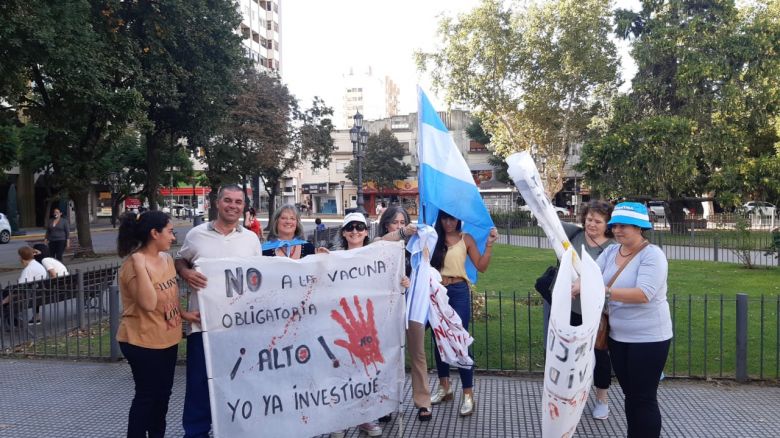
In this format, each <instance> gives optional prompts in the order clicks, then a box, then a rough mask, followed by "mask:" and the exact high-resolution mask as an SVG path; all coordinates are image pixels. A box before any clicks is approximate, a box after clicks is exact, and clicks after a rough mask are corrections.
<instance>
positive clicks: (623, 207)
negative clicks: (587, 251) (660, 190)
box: [607, 202, 653, 230]
mask: <svg viewBox="0 0 780 438" xmlns="http://www.w3.org/2000/svg"><path fill="white" fill-rule="evenodd" d="M615 224H621V225H633V226H635V227H639V228H641V229H643V230H650V229H652V228H653V225H652V224H651V223H650V217H649V216H648V215H647V207H645V206H644V205H643V204H640V203H638V202H621V203H620V204H618V205H616V206H615V209H614V210H612V218H611V219H610V220H609V222H607V226H609V227H611V226H612V225H615Z"/></svg>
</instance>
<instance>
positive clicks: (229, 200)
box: [176, 185, 261, 438]
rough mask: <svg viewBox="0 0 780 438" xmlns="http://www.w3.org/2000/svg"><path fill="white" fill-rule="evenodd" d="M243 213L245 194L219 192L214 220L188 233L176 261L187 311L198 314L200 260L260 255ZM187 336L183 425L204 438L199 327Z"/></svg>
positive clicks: (206, 421)
mask: <svg viewBox="0 0 780 438" xmlns="http://www.w3.org/2000/svg"><path fill="white" fill-rule="evenodd" d="M243 212H244V192H243V191H242V190H241V187H239V186H237V185H229V186H224V187H222V188H220V190H219V194H218V196H217V219H216V220H215V221H213V222H206V223H204V224H201V225H198V226H197V227H195V228H193V229H191V230H190V231H189V233H187V237H185V239H184V243H183V244H182V247H181V249H180V250H179V253H178V255H177V257H176V271H177V272H178V274H179V276H180V277H181V278H182V279H184V281H186V282H187V284H188V285H189V289H190V294H189V296H188V298H189V300H188V301H189V306H188V308H189V311H190V312H197V313H196V314H197V315H200V313H199V311H198V300H197V297H196V296H194V295H193V294H192V293H191V292H193V291H195V292H196V291H197V290H198V289H202V288H204V287H206V283H207V281H208V279H207V278H206V276H205V275H203V274H201V273H200V272H198V271H196V270H195V267H196V266H197V262H198V259H199V258H201V257H208V258H222V257H251V256H259V255H261V251H260V239H258V237H257V234H255V233H253V232H252V231H250V230H248V229H245V228H244V227H242V226H241V225H240V224H239V223H238V219H239V218H240V217H241V215H242V214H243ZM190 329H191V332H190V333H189V334H188V335H187V387H186V393H185V395H184V413H183V416H182V425H183V426H184V436H185V437H186V438H196V437H197V438H201V437H203V438H206V437H208V436H209V430H210V429H211V408H210V405H209V387H208V380H207V375H206V357H205V354H204V351H203V337H202V334H201V328H200V324H199V323H192V324H191V327H190Z"/></svg>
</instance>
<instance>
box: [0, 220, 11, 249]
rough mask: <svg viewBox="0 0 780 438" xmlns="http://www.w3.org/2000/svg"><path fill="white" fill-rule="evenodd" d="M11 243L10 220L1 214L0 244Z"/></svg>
mask: <svg viewBox="0 0 780 438" xmlns="http://www.w3.org/2000/svg"><path fill="white" fill-rule="evenodd" d="M10 241H11V222H9V221H8V218H7V217H6V216H5V215H4V214H3V213H0V243H8V242H10Z"/></svg>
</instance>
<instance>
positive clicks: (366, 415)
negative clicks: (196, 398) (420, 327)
mask: <svg viewBox="0 0 780 438" xmlns="http://www.w3.org/2000/svg"><path fill="white" fill-rule="evenodd" d="M197 268H198V269H199V270H200V272H202V273H203V274H205V275H206V277H207V278H208V287H207V288H205V289H203V290H201V291H199V292H198V299H199V302H200V311H201V321H202V322H203V342H204V347H205V354H206V368H207V372H208V378H209V391H210V397H211V413H212V414H211V415H212V422H213V425H214V436H215V437H230V438H240V437H257V436H273V437H311V436H315V435H319V434H323V433H328V432H332V431H336V430H340V429H345V428H347V427H353V426H356V425H358V424H361V423H364V422H366V421H371V420H375V419H376V418H378V417H381V416H382V415H385V414H387V413H389V412H392V411H395V410H397V409H398V405H399V404H400V403H401V401H402V394H403V393H402V389H403V383H404V368H403V363H404V361H403V350H402V345H403V337H404V316H405V309H404V307H405V306H404V297H403V295H402V292H403V289H402V287H401V277H402V275H403V269H404V259H403V245H402V244H401V243H400V242H377V243H373V244H371V245H369V246H367V247H365V248H360V249H355V250H351V251H334V252H332V253H330V254H318V255H313V256H308V257H306V258H304V259H302V260H300V261H296V260H290V259H288V258H285V257H251V258H243V259H238V258H229V259H200V260H199V263H198V266H197Z"/></svg>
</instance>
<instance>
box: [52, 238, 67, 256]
mask: <svg viewBox="0 0 780 438" xmlns="http://www.w3.org/2000/svg"><path fill="white" fill-rule="evenodd" d="M67 244H68V240H67V239H66V240H50V241H49V255H51V256H52V257H54V258H55V259H57V260H59V261H62V256H63V255H64V254H65V247H66V246H67Z"/></svg>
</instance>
